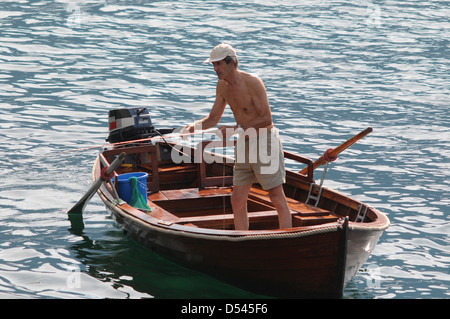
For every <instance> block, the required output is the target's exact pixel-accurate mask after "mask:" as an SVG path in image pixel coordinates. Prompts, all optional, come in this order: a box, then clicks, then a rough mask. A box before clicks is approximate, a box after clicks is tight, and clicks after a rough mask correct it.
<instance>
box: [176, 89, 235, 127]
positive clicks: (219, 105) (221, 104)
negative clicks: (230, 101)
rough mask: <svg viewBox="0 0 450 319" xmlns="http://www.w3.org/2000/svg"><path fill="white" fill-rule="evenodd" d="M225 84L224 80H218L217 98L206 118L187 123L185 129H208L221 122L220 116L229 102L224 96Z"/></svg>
mask: <svg viewBox="0 0 450 319" xmlns="http://www.w3.org/2000/svg"><path fill="white" fill-rule="evenodd" d="M223 85H224V83H222V81H218V82H217V86H216V99H215V101H214V104H213V106H212V108H211V111H210V112H209V114H208V115H207V116H205V117H204V118H202V119H200V120H198V121H195V122H194V123H192V124H189V125H187V126H186V127H185V128H184V129H183V130H186V131H187V132H190V133H192V132H194V130H195V129H198V128H201V129H202V130H207V129H209V128H211V127H214V126H216V125H217V123H219V121H220V118H221V117H222V114H223V111H224V110H225V107H226V106H227V102H226V100H225V98H224V97H223V94H222V92H223Z"/></svg>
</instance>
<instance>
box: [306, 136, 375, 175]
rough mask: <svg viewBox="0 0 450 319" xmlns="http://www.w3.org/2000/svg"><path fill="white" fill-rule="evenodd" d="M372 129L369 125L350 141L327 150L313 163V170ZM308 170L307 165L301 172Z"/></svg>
mask: <svg viewBox="0 0 450 319" xmlns="http://www.w3.org/2000/svg"><path fill="white" fill-rule="evenodd" d="M372 131H373V130H372V128H371V127H368V128H366V129H365V130H364V131H361V132H360V133H358V134H356V135H355V136H353V137H352V138H351V139H349V140H348V141H346V142H344V143H342V144H341V145H339V146H338V147H336V148H335V149H329V150H327V151H326V152H325V154H323V155H322V156H321V157H319V158H318V159H317V160H316V161H315V162H314V163H313V170H314V169H316V168H317V167H319V166H320V165H323V164H325V163H326V162H327V161H330V160H334V159H336V157H337V156H338V154H339V153H341V152H342V151H344V150H345V149H347V148H349V147H350V146H352V145H353V144H355V143H356V142H357V141H359V140H360V139H362V138H363V137H364V136H366V135H367V134H369V133H370V132H372ZM307 171H308V167H305V168H304V169H302V170H301V171H300V172H299V173H300V174H303V175H305V174H306V172H307Z"/></svg>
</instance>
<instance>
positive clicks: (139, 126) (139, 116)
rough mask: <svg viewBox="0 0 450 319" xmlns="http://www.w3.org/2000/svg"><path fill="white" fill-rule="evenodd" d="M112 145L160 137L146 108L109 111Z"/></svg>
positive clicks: (109, 138) (109, 139) (109, 137)
mask: <svg viewBox="0 0 450 319" xmlns="http://www.w3.org/2000/svg"><path fill="white" fill-rule="evenodd" d="M108 122H109V136H108V138H107V139H106V141H108V142H110V143H117V142H124V141H131V140H138V139H143V138H148V137H153V136H155V135H158V133H157V132H156V131H155V129H154V127H153V125H152V120H151V118H150V114H149V112H148V110H147V108H145V107H135V108H125V109H117V110H111V111H109V116H108Z"/></svg>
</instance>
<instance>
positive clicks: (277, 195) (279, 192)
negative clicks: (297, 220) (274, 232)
mask: <svg viewBox="0 0 450 319" xmlns="http://www.w3.org/2000/svg"><path fill="white" fill-rule="evenodd" d="M268 191H269V196H270V200H271V201H272V204H273V206H275V208H276V209H277V212H278V221H279V224H280V228H291V227H292V217H291V211H290V209H289V206H288V204H287V201H286V196H285V195H284V191H283V185H278V186H276V187H274V188H271V189H269V190H268Z"/></svg>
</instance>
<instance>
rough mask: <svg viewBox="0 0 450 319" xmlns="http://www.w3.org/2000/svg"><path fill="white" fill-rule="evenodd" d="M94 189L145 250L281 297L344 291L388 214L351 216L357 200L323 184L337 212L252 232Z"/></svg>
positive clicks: (385, 224)
mask: <svg viewBox="0 0 450 319" xmlns="http://www.w3.org/2000/svg"><path fill="white" fill-rule="evenodd" d="M100 162H101V161H100V160H99V159H97V161H96V163H95V164H94V167H93V179H96V178H98V176H99V174H100V171H101V164H100ZM155 169H156V168H155ZM294 177H295V176H294ZM289 183H290V186H291V187H296V189H297V190H298V191H299V192H300V191H301V190H302V188H303V189H304V188H305V187H306V188H307V187H308V186H307V185H308V184H304V183H303V182H301V181H299V180H298V179H292V180H290V181H289ZM291 190H292V189H291ZM97 193H98V195H99V197H100V198H101V199H102V201H103V202H104V203H105V205H106V207H107V208H108V210H109V211H110V212H111V213H112V215H113V217H114V219H115V220H116V221H117V222H118V223H119V224H120V225H121V227H122V228H123V229H124V231H125V232H126V233H127V234H128V235H129V236H130V237H132V238H133V239H135V240H136V241H138V242H140V243H141V244H143V245H144V246H146V247H148V248H149V249H151V250H153V251H155V252H157V253H159V254H161V255H163V256H165V257H166V258H168V259H171V260H173V261H175V262H177V263H179V264H181V265H183V266H186V267H189V268H191V269H195V270H198V271H201V272H203V273H206V274H208V275H211V276H212V277H215V278H217V279H219V280H222V281H224V282H227V283H230V284H232V285H235V286H237V287H240V288H243V289H246V290H248V291H251V292H255V293H258V294H263V295H268V296H274V297H282V298H299V297H300V298H339V297H341V296H342V294H343V290H344V287H345V285H346V284H347V283H348V282H349V281H350V280H351V279H352V278H353V276H354V275H355V274H356V272H357V271H358V269H359V268H360V267H361V265H362V264H363V263H364V262H365V261H366V260H367V258H368V257H369V255H370V253H371V252H372V250H373V249H374V247H375V245H376V243H377V241H378V239H379V238H380V236H381V234H382V233H383V231H384V230H385V229H386V228H387V227H388V226H389V220H388V219H387V217H386V216H385V215H384V214H381V213H380V212H378V211H377V210H375V209H373V208H370V210H369V213H368V215H367V216H368V217H369V218H370V219H371V220H372V221H369V222H367V221H365V222H354V221H351V220H355V219H357V218H356V216H355V214H356V213H357V211H356V209H357V207H359V205H360V204H361V203H359V202H356V201H354V200H352V199H349V198H347V197H345V196H343V195H341V194H339V193H337V192H335V191H332V190H329V189H324V191H323V198H324V200H323V203H324V205H328V206H330V207H331V206H333V207H334V211H335V212H336V213H337V214H338V215H336V216H339V215H340V216H342V217H341V218H339V219H335V220H333V221H330V222H325V223H322V224H317V225H300V226H296V227H293V228H290V229H273V228H272V229H266V230H264V229H262V230H250V231H236V230H226V229H212V228H204V227H192V226H189V225H188V224H182V223H178V222H176V221H175V222H171V221H167V220H163V219H161V218H162V217H161V216H162V215H161V216H159V215H158V214H157V212H156V211H153V212H152V213H151V214H147V213H145V212H143V211H141V210H138V209H135V208H133V207H131V206H129V205H128V204H127V203H123V202H120V201H118V200H117V198H115V197H114V194H113V192H111V186H109V188H108V184H106V183H104V184H102V186H101V187H100V188H99V190H98V192H97ZM189 194H190V195H191V196H192V191H189ZM294 195H295V192H294ZM183 196H184V195H183ZM260 196H262V195H261V194H260ZM297 203H299V202H297ZM152 205H156V204H155V203H152ZM154 208H155V209H156V210H161V211H163V210H164V209H161V208H160V207H159V206H157V205H156V206H152V210H153V209H154ZM341 212H342V213H341ZM345 212H347V213H345ZM311 213H315V212H314V211H313V212H311V211H309V212H308V214H311ZM218 217H220V216H218ZM358 217H359V216H358ZM317 218H319V219H320V218H323V217H321V216H319V217H317ZM363 219H364V218H363ZM305 220H306V219H305Z"/></svg>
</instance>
